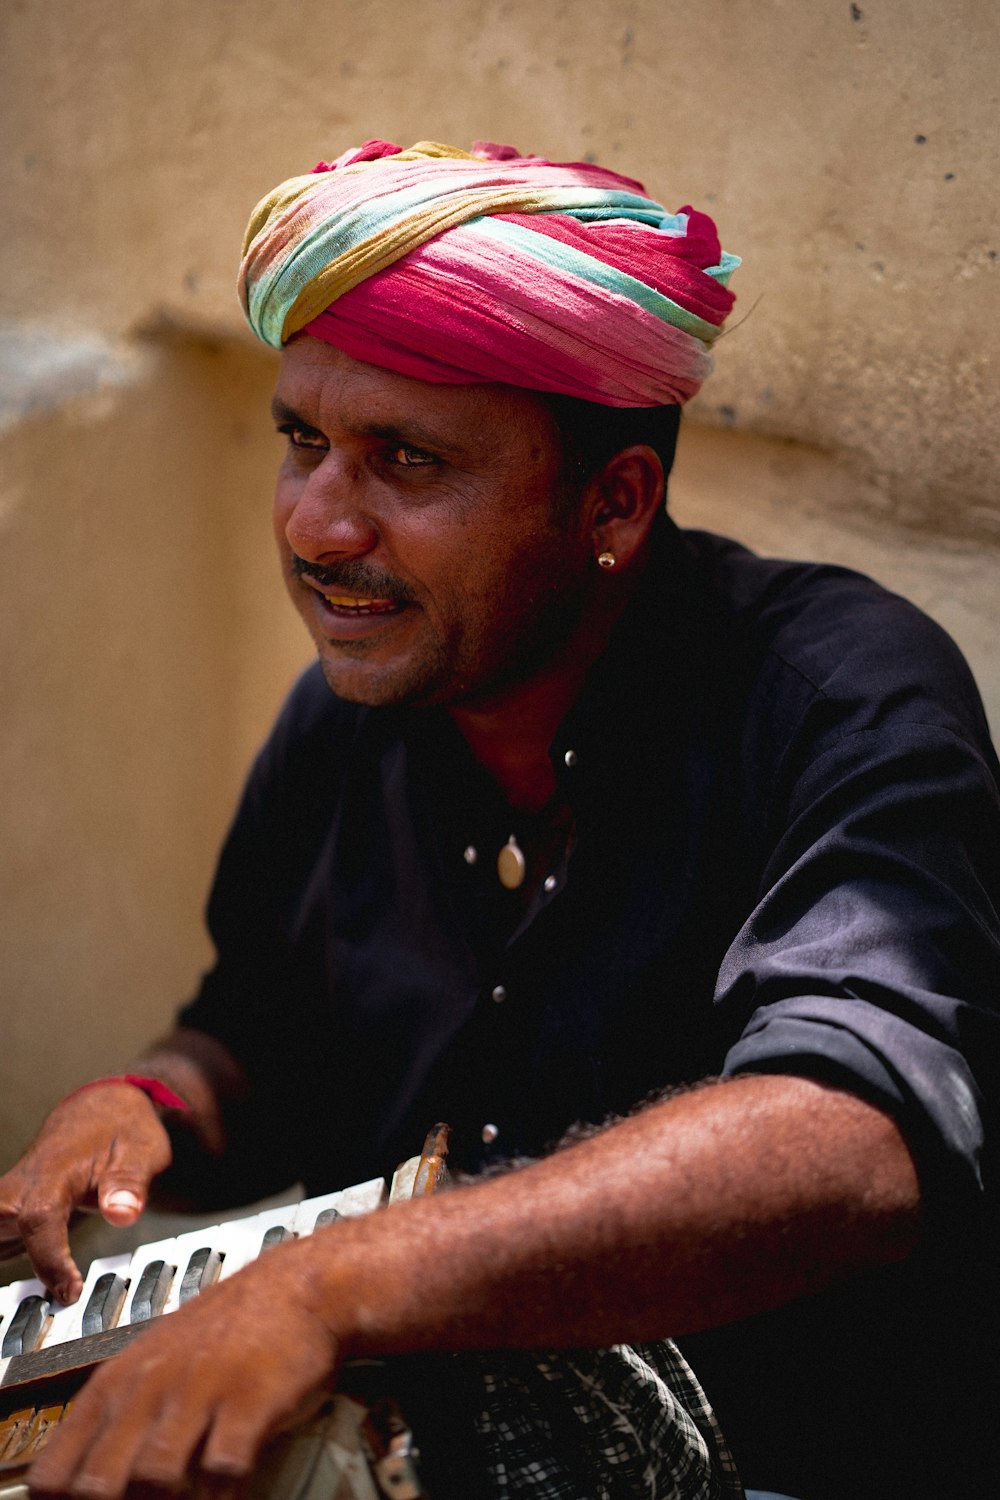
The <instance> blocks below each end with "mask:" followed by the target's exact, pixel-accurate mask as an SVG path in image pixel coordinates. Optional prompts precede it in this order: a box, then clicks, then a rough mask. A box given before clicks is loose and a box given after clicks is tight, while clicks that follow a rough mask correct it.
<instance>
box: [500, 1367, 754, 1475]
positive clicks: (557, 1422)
mask: <svg viewBox="0 0 1000 1500" xmlns="http://www.w3.org/2000/svg"><path fill="white" fill-rule="evenodd" d="M473 1358H474V1360H475V1363H476V1364H478V1366H479V1373H480V1376H481V1380H482V1402H481V1410H480V1412H479V1415H478V1416H477V1417H476V1419H475V1422H476V1428H477V1431H478V1433H479V1437H480V1440H481V1442H482V1445H483V1451H484V1456H485V1460H486V1476H487V1480H488V1488H484V1490H483V1492H482V1493H483V1495H484V1496H486V1495H488V1496H489V1497H490V1500H514V1497H515V1496H521V1495H528V1496H531V1500H636V1497H638V1496H648V1497H649V1500H743V1486H742V1485H741V1483H740V1480H739V1476H738V1475H737V1472H736V1466H735V1464H734V1463H733V1459H732V1457H731V1455H730V1452H729V1449H728V1447H727V1446H726V1442H725V1439H724V1438H723V1436H722V1433H721V1432H720V1430H719V1426H718V1423H717V1422H716V1420H715V1416H714V1413H713V1412H712V1409H711V1407H710V1406H709V1404H708V1401H707V1400H706V1397H705V1393H704V1391H703V1390H702V1389H701V1386H700V1385H699V1384H698V1381H697V1380H696V1378H695V1376H694V1373H693V1372H692V1370H691V1368H690V1366H689V1365H688V1364H687V1362H686V1361H685V1359H684V1358H683V1357H682V1355H681V1353H680V1351H679V1350H678V1349H677V1348H676V1347H675V1346H674V1345H673V1344H671V1343H668V1342H662V1343H657V1344H643V1345H636V1346H632V1347H628V1346H626V1345H621V1344H619V1345H616V1346H615V1347H614V1348H611V1349H597V1350H595V1349H573V1350H561V1351H551V1352H546V1353H541V1354H540V1353H537V1352H536V1353H533V1354H520V1353H506V1352H505V1353H503V1354H489V1355H486V1354H484V1355H478V1356H474V1357H473Z"/></svg>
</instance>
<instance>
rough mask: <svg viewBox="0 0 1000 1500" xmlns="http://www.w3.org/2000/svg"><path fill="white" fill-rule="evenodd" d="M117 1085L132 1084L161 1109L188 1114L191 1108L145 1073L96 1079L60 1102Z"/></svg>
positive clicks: (122, 1074)
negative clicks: (89, 1091) (88, 1091)
mask: <svg viewBox="0 0 1000 1500" xmlns="http://www.w3.org/2000/svg"><path fill="white" fill-rule="evenodd" d="M116 1083H126V1084H130V1085H131V1086H132V1087H133V1088H137V1089H139V1090H141V1092H142V1093H144V1094H145V1095H146V1097H147V1098H148V1099H150V1100H151V1101H152V1102H153V1104H155V1105H157V1106H158V1107H159V1108H161V1109H176V1110H180V1111H183V1112H185V1113H186V1112H187V1110H188V1108H189V1106H188V1104H187V1103H186V1102H185V1100H183V1099H182V1098H181V1097H180V1095H179V1094H175V1093H174V1091H173V1089H171V1088H168V1087H167V1085H166V1084H165V1083H163V1082H161V1080H160V1079H159V1078H151V1077H147V1076H146V1075H145V1074H143V1073H117V1074H115V1075H114V1076H112V1077H110V1078H94V1079H92V1080H91V1082H90V1083H81V1085H80V1087H79V1088H76V1089H73V1090H72V1091H71V1092H70V1093H68V1094H67V1095H66V1097H65V1098H64V1099H62V1100H61V1101H60V1102H61V1103H63V1104H66V1103H68V1101H69V1100H70V1099H75V1098H76V1096H77V1094H83V1093H85V1092H86V1091H87V1090H88V1089H99V1088H104V1087H106V1086H108V1085H112V1084H116Z"/></svg>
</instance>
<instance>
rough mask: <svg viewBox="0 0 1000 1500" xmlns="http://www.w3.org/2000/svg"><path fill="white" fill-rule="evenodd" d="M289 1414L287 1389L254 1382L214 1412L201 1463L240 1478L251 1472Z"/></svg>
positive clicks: (217, 1472)
mask: <svg viewBox="0 0 1000 1500" xmlns="http://www.w3.org/2000/svg"><path fill="white" fill-rule="evenodd" d="M289 1415H290V1412H289V1402H288V1396H287V1393H286V1392H284V1391H275V1390H272V1389H270V1387H269V1385H263V1384H261V1383H260V1382H259V1381H257V1382H255V1383H254V1385H252V1386H251V1387H250V1388H249V1389H247V1387H246V1386H244V1388H243V1389H242V1390H241V1391H240V1393H239V1399H238V1400H233V1399H230V1400H228V1401H226V1402H224V1403H222V1404H221V1405H220V1407H219V1409H218V1411H217V1412H216V1413H215V1418H214V1421H213V1422H212V1426H211V1429H210V1431H209V1434H208V1438H207V1440H206V1442H205V1448H204V1451H203V1453H202V1456H201V1467H202V1469H203V1470H205V1471H206V1472H207V1473H209V1474H216V1475H219V1476H221V1477H227V1476H228V1477H229V1478H232V1479H239V1478H242V1477H243V1476H245V1475H247V1474H249V1473H250V1472H251V1470H252V1469H253V1467H254V1464H255V1463H256V1461H257V1456H258V1454H259V1453H260V1450H261V1448H262V1447H263V1446H264V1443H265V1442H266V1440H267V1439H268V1438H269V1437H270V1436H271V1435H272V1433H274V1432H276V1431H278V1429H279V1428H280V1427H281V1425H282V1423H283V1421H284V1420H285V1419H286V1418H287V1417H288V1416H289Z"/></svg>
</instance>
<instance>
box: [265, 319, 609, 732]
mask: <svg viewBox="0 0 1000 1500" xmlns="http://www.w3.org/2000/svg"><path fill="white" fill-rule="evenodd" d="M274 412H275V419H276V421H277V425H278V428H279V431H281V432H282V433H284V434H285V435H286V436H287V440H288V451H287V454H286V456H285V459H284V462H283V463H282V466H281V469H280V471H279V474H278V481H277V487H276V490H275V499H274V521H275V534H276V537H277V541H278V547H279V550H280V552H281V556H282V563H283V567H284V571H285V578H286V582H287V584H288V588H289V592H290V594H291V596H292V600H293V602H294V603H295V606H296V608H297V609H298V610H299V612H300V614H301V615H302V617H303V619H304V620H305V622H306V625H307V626H308V628H309V630H310V633H311V634H312V637H313V639H314V640H315V642H316V646H317V649H318V651H319V656H320V661H321V663H322V666H323V671H324V674H325V676H326V679H327V681H328V683H329V684H330V686H331V688H333V690H334V691H335V692H336V693H338V694H339V695H340V696H341V697H344V698H347V699H349V700H351V701H353V702H357V703H368V704H387V703H448V704H458V703H462V702H468V701H474V700H477V699H483V698H488V697H489V695H490V694H491V693H493V692H496V691H497V690H500V689H504V688H507V687H509V686H511V685H514V684H516V683H517V682H519V681H525V680H527V679H529V678H530V677H531V676H533V675H534V673H535V672H537V671H538V669H539V668H540V667H541V666H543V665H544V664H546V663H547V662H549V661H551V660H552V659H553V658H554V657H556V656H557V655H558V654H559V652H560V651H561V649H563V648H565V647H566V646H567V644H568V643H569V642H570V640H571V638H572V637H573V635H574V632H575V631H576V630H577V629H578V627H579V623H580V619H581V616H582V612H583V610H584V607H585V596H586V593H587V589H588V585H589V580H590V576H591V574H592V572H593V566H592V564H593V558H592V541H591V538H590V536H589V534H588V533H587V529H586V526H585V523H584V520H583V517H582V514H581V513H580V511H579V508H578V507H574V506H572V505H567V504H566V503H565V485H564V480H563V477H562V450H561V445H560V442H559V438H558V433H557V430H556V427H555V424H554V422H553V420H552V417H551V415H550V413H549V411H548V409H547V408H546V407H545V405H544V404H543V402H542V401H541V400H540V399H538V398H537V397H535V396H533V395H532V394H531V393H530V392H527V391H523V390H519V389H517V388H515V387H511V386H503V385H487V386H443V385H429V384H427V383H425V382H424V381H422V380H413V379H410V378H409V377H407V376H404V375H396V374H393V373H392V372H390V371H387V370H383V369H380V368H378V367H377V366H375V365H369V364H363V363H361V362H360V361H358V360H355V359H351V358H350V357H349V356H348V355H346V354H343V353H341V351H340V350H338V349H335V348H334V347H333V346H332V345H330V344H325V343H322V342H320V341H319V340H316V339H313V338H309V337H301V338H298V339H296V340H294V341H293V342H292V343H291V344H290V345H289V346H288V347H287V348H286V349H285V350H284V352H283V353H282V357H281V374H280V376H279V379H278V385H277V389H276V391H275V399H274ZM560 499H561V500H562V501H563V503H562V504H561V505H560V504H559V503H558V502H559V501H560ZM560 517H561V519H560Z"/></svg>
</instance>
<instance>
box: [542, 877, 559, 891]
mask: <svg viewBox="0 0 1000 1500" xmlns="http://www.w3.org/2000/svg"><path fill="white" fill-rule="evenodd" d="M557 884H558V882H557V880H556V877H555V876H554V875H546V877H545V879H544V880H543V881H542V890H543V891H548V892H550V893H551V892H552V891H554V890H555V888H556V885H557Z"/></svg>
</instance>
